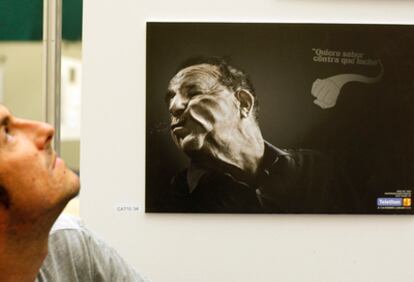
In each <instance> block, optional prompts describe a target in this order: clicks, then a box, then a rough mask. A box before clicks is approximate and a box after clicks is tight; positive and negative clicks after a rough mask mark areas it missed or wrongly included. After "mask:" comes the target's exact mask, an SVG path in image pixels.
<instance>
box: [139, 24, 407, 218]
mask: <svg viewBox="0 0 414 282" xmlns="http://www.w3.org/2000/svg"><path fill="white" fill-rule="evenodd" d="M312 48H319V49H330V50H338V51H355V52H362V53H365V58H371V59H381V61H382V64H383V66H384V76H383V78H382V80H381V81H380V82H378V83H376V84H364V83H359V82H351V83H348V84H346V85H345V86H344V87H343V88H342V90H341V94H340V96H339V98H338V101H337V104H336V106H335V107H333V108H331V109H327V110H322V109H321V108H320V107H318V106H316V105H315V104H313V100H314V97H313V96H312V95H311V92H310V91H311V87H312V83H313V82H314V81H315V79H317V78H325V77H329V76H332V75H336V74H341V73H358V74H364V75H367V76H376V75H377V74H378V73H379V67H378V66H361V65H342V64H331V63H317V62H314V61H313V57H314V56H315V54H314V52H313V51H312ZM413 50H414V27H413V26H399V25H393V26H391V25H388V26H386V25H333V24H251V23H249V24H224V23H223V24H222V23H215V24H211V23H208V24H207V23H148V25H147V85H146V87H147V100H146V103H147V105H146V106H147V108H146V109H147V113H146V116H147V121H146V125H147V128H146V211H147V212H168V208H166V207H167V206H168V199H169V189H168V187H169V183H170V180H171V178H172V177H173V176H174V175H175V174H176V173H177V172H179V171H181V170H182V169H184V168H185V167H186V166H187V164H188V159H187V158H186V157H185V155H184V154H183V153H182V152H180V151H179V150H178V149H177V148H176V147H175V145H174V144H173V142H172V140H171V137H170V133H169V114H168V110H167V107H166V105H165V102H164V96H165V93H166V89H167V85H168V82H169V80H170V79H171V77H172V76H173V75H174V74H175V72H176V71H177V68H178V66H179V65H180V64H181V63H182V62H183V61H185V60H186V59H188V58H189V57H192V56H197V55H204V56H224V57H227V58H230V61H231V63H233V64H234V65H235V66H237V67H239V68H241V69H243V70H245V71H246V72H247V73H248V74H249V75H250V78H251V80H252V82H253V85H254V86H255V89H256V93H257V95H258V98H259V105H260V113H259V120H260V126H261V129H262V133H263V136H264V138H265V139H266V140H268V141H269V142H271V143H272V144H274V145H276V146H278V147H280V148H310V149H315V150H319V151H322V152H324V153H326V154H329V155H330V156H332V157H333V158H335V160H336V161H337V162H339V163H340V164H341V165H342V166H343V167H344V169H345V170H346V171H347V173H348V174H349V175H350V177H351V179H352V180H353V183H354V185H355V187H356V188H357V190H358V191H359V193H360V195H361V199H362V201H363V203H364V209H363V210H361V213H387V211H379V210H377V207H376V198H377V197H382V196H384V192H394V191H396V190H412V191H414V177H413V176H412V172H414V149H413V147H414V121H413V113H414V99H413V95H414V55H413V53H414V52H413ZM394 212H395V211H393V213H394ZM401 213H408V212H407V211H402V212H401ZM411 213H412V211H411Z"/></svg>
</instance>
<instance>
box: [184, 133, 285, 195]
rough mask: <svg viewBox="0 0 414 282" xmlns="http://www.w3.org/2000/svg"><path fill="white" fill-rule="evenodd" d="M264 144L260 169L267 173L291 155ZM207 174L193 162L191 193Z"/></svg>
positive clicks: (189, 178)
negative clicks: (280, 160) (282, 159)
mask: <svg viewBox="0 0 414 282" xmlns="http://www.w3.org/2000/svg"><path fill="white" fill-rule="evenodd" d="M264 144H265V151H264V155H263V160H262V165H261V167H260V170H261V171H266V170H267V169H268V168H270V167H271V166H273V165H274V164H275V163H276V162H277V161H278V160H279V158H280V157H281V156H287V155H289V153H288V152H286V151H284V150H282V149H279V148H277V147H276V146H273V145H272V144H270V143H269V142H267V141H264ZM207 173H208V170H206V169H204V168H203V167H201V166H199V165H197V164H196V163H194V162H191V164H190V167H189V168H188V170H187V184H188V189H189V191H188V192H189V193H192V192H193V191H194V190H195V189H196V187H197V185H198V183H199V182H200V179H201V178H202V177H203V176H204V175H206V174H207ZM230 176H231V175H230ZM231 177H233V176H231ZM233 178H234V177H233Z"/></svg>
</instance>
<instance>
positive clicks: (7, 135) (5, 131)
mask: <svg viewBox="0 0 414 282" xmlns="http://www.w3.org/2000/svg"><path fill="white" fill-rule="evenodd" d="M3 136H4V141H6V142H7V141H9V140H10V139H11V138H12V136H11V134H10V130H9V127H8V126H3Z"/></svg>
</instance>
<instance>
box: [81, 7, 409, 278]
mask: <svg viewBox="0 0 414 282" xmlns="http://www.w3.org/2000/svg"><path fill="white" fill-rule="evenodd" d="M157 20H159V21H236V22H245V21H249V22H278V21H284V22H286V21H288V22H352V23H356V22H363V23H412V24H413V23H414V2H412V1H408V0H407V1H388V0H387V1H385V0H365V1H363V0H359V1H356V0H343V1H339V0H326V1H321V0H319V1H318V0H273V1H271V0H255V1H240V0H239V1H236V0H232V1H229V0H228V1H225V0H210V1H195V0H175V1H168V0H164V1H161V0H152V1H145V0H122V1H117V0H88V1H84V34H83V36H84V37H83V42H84V46H83V48H84V49H83V51H84V53H83V63H84V69H83V71H84V76H83V83H84V88H83V100H82V107H83V109H82V141H81V143H82V148H81V171H82V185H83V186H82V194H81V215H82V217H83V218H84V220H85V221H86V223H87V225H89V226H90V227H91V228H92V229H94V230H95V231H97V232H98V233H99V234H100V235H102V236H103V237H104V238H105V239H106V240H107V241H108V242H109V243H110V244H111V245H113V246H115V247H116V248H117V249H118V250H119V251H120V253H121V254H122V255H123V256H124V257H125V258H126V259H127V260H128V261H130V262H131V263H132V264H133V265H135V266H136V267H137V268H139V269H140V270H141V271H142V272H144V273H146V274H147V275H148V276H149V277H151V278H152V279H153V281H163V282H169V281H171V282H172V281H174V282H179V281H180V282H187V281H223V282H229V281H237V282H243V281H246V282H247V281H249V282H251V281H254V282H256V281H258V282H261V281H318V282H319V281H353V282H355V281H364V282H366V281H376V282H378V281H413V280H412V279H413V277H414V267H413V257H414V244H413V236H414V218H413V217H410V216H304V215H176V214H145V213H144V212H143V211H144V202H145V201H144V199H145V197H144V196H145V183H144V170H145V164H144V162H145V44H146V43H145V36H146V35H145V28H146V25H145V23H146V21H157ZM120 203H127V204H129V205H131V206H136V205H138V206H139V207H140V209H141V210H140V211H139V212H128V211H123V212H121V211H117V209H116V207H117V205H118V204H120Z"/></svg>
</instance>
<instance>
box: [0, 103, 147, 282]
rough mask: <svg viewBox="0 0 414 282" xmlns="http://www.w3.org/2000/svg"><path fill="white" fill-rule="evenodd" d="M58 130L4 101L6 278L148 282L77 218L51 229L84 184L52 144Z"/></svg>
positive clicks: (2, 251) (1, 227)
mask: <svg viewBox="0 0 414 282" xmlns="http://www.w3.org/2000/svg"><path fill="white" fill-rule="evenodd" d="M53 135H54V130H53V128H52V127H51V126H50V125H48V124H45V123H40V122H35V121H31V120H24V119H19V118H16V117H14V116H13V115H12V114H11V113H10V112H9V111H8V109H7V108H5V107H4V106H2V105H0V281H4V282H7V281H13V282H14V281H31V282H32V281H34V280H35V279H36V280H37V281H144V279H143V278H141V276H139V275H138V274H137V273H136V272H135V270H134V269H133V268H131V267H130V266H128V265H127V264H126V263H125V262H124V261H123V260H122V258H120V257H119V255H118V254H117V253H116V252H115V251H114V250H113V249H111V248H109V247H108V246H107V245H106V244H105V243H104V242H103V241H101V240H100V239H98V238H97V237H95V236H94V235H93V234H92V233H91V232H90V231H88V230H87V229H85V228H84V227H83V226H82V225H81V224H80V223H79V222H78V221H76V220H74V219H68V218H66V219H61V220H60V221H58V222H57V224H56V225H55V226H54V230H53V232H52V234H51V235H50V234H49V233H50V230H51V228H52V226H53V224H54V222H55V221H56V219H57V218H58V216H59V215H60V213H61V211H62V210H63V208H64V207H65V205H66V204H67V202H68V201H69V200H70V199H72V198H73V197H75V196H76V195H77V194H78V193H79V188H80V184H79V178H78V176H77V175H76V174H75V173H73V172H72V171H71V170H69V169H68V168H67V167H66V165H65V163H64V162H63V160H62V159H60V158H59V157H58V156H57V154H56V152H54V150H53V149H52V147H51V141H52V138H53ZM49 239H50V240H49ZM49 241H50V242H49ZM46 257H47V259H46V260H45V258H46ZM43 262H44V263H43ZM42 263H43V265H42ZM39 268H41V271H40V272H39ZM36 277H37V278H36Z"/></svg>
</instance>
